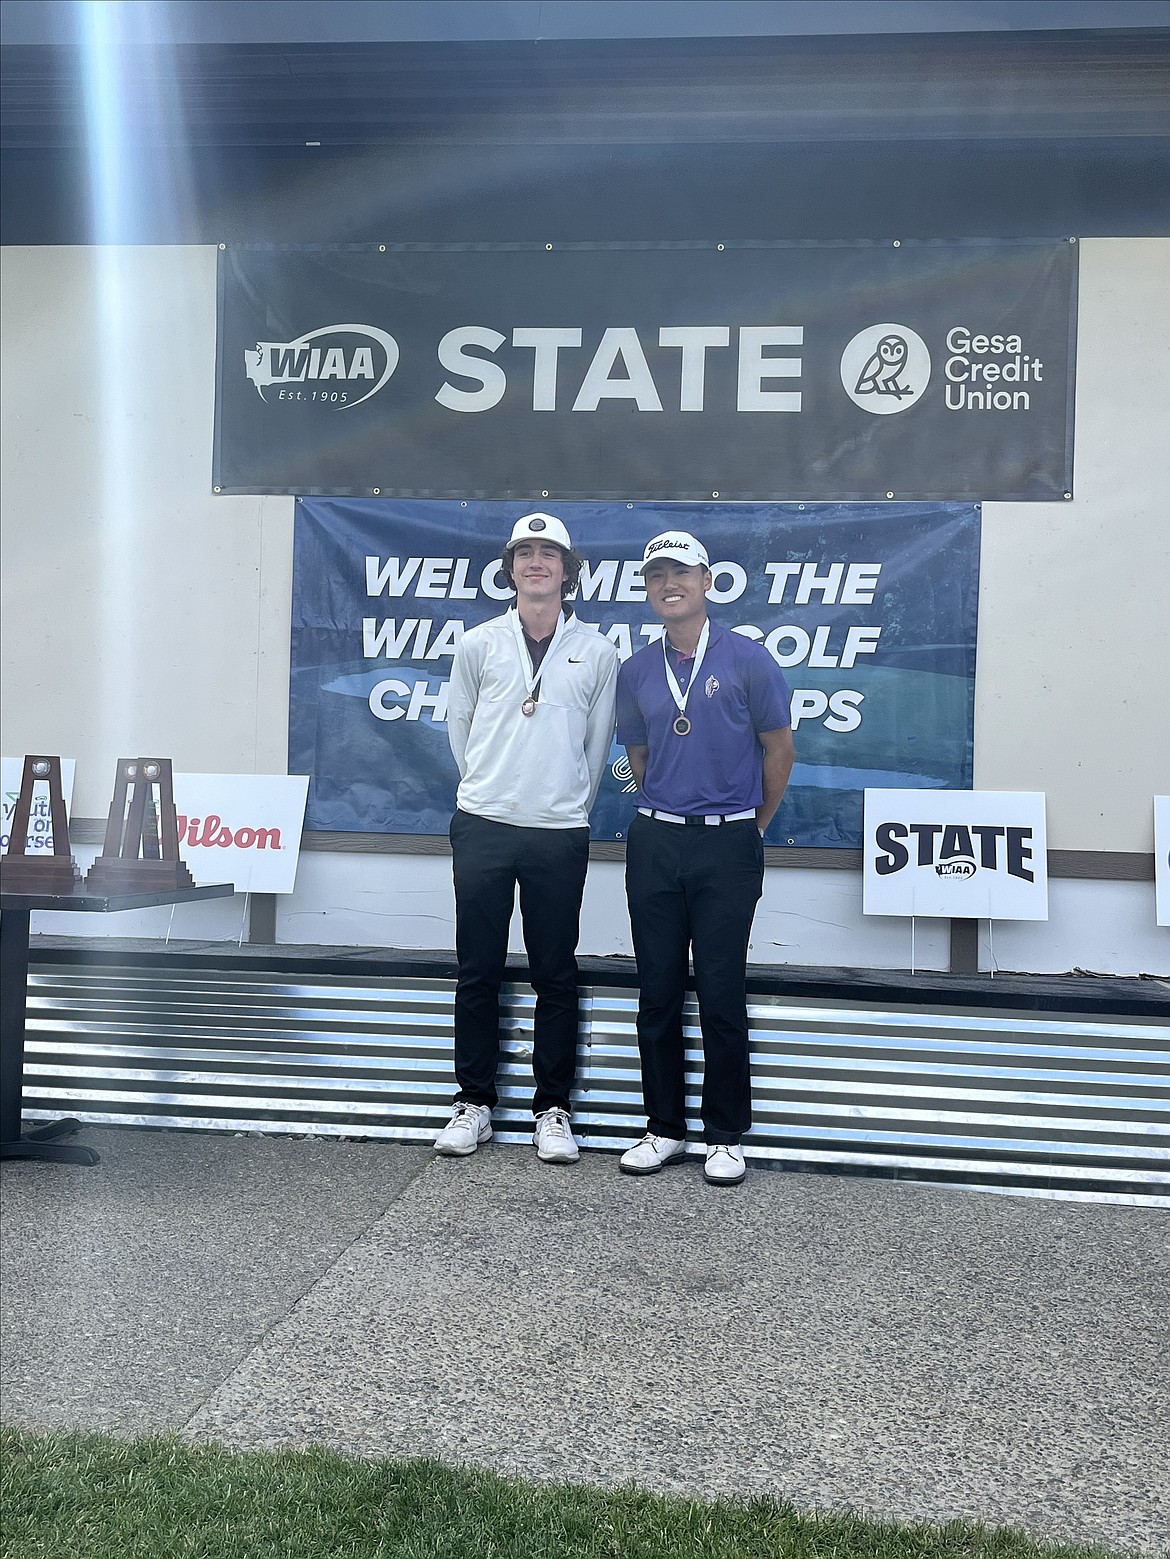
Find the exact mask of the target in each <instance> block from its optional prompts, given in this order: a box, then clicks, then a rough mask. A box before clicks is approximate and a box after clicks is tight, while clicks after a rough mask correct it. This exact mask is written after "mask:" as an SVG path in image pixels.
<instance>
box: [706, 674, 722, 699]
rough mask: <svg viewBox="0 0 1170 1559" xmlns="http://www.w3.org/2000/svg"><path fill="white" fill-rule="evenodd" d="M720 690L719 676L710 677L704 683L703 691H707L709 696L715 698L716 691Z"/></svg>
mask: <svg viewBox="0 0 1170 1559" xmlns="http://www.w3.org/2000/svg"><path fill="white" fill-rule="evenodd" d="M718 691H719V678H718V677H708V678H707V680H706V682H704V683H703V692H704V693H706V695H707V697H708V698H714V697H715V695H716V693H718Z"/></svg>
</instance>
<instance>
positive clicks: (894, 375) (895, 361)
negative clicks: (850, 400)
mask: <svg viewBox="0 0 1170 1559" xmlns="http://www.w3.org/2000/svg"><path fill="white" fill-rule="evenodd" d="M907 351H908V349H907V346H906V338H905V336H895V335H889V336H883V337H882V338H881V340H880V341H879V342H878V344H877V351H876V352H871V353H870V355H869V357H868V358H867V359H866V364H865V367H864V368H863V369H862V370H861V372H860V373H859V374H858V376H857V383H856V384H855V385H854V387H853V393H854V395H896V396H897V397H898V399H899V400H901V399H902V397H903V395H911V394H912V393H913V391H912V390H911V388H910V386H909V385H908V384H899V383H898V375H899V374H900V373H901V372H902V370H903V369H904V368H905V367H906V357H907Z"/></svg>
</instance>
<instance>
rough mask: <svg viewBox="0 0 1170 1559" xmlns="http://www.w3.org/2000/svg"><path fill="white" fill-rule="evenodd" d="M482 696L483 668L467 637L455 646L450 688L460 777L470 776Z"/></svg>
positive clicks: (451, 735) (450, 733)
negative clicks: (477, 705) (475, 720)
mask: <svg viewBox="0 0 1170 1559" xmlns="http://www.w3.org/2000/svg"><path fill="white" fill-rule="evenodd" d="M478 695H479V667H478V665H477V664H472V657H471V655H470V654H469V652H468V648H467V641H466V639H460V641H459V643H458V644H457V645H456V646H455V655H454V658H453V659H452V661H451V680H450V683H449V684H448V687H447V740H448V741H449V742H450V743H451V752H452V754H453V755H454V758H455V762H456V764H457V765H458V768H459V778H460V779H465V778H466V777H467V764H466V753H467V738H468V736H469V735H470V734H471V719H472V716H473V715H474V714H475V701H476V698H477V697H478Z"/></svg>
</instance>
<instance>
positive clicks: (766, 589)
mask: <svg viewBox="0 0 1170 1559" xmlns="http://www.w3.org/2000/svg"><path fill="white" fill-rule="evenodd" d="M539 506H540V505H534V504H533V503H532V502H527V503H513V502H471V501H468V502H455V501H452V502H441V501H435V500H417V501H408V500H387V499H357V498H343V499H330V498H300V499H298V500H297V505H296V537H295V552H294V577H293V617H292V669H291V679H290V690H289V772H290V773H294V774H305V773H308V774H310V775H311V776H312V780H311V783H310V787H309V802H308V812H307V816H306V827H307V828H310V829H314V830H318V831H323V832H343V833H350V832H357V833H387V834H444V833H446V831H447V825H448V823H449V821H450V817H451V813H452V811H453V809H454V806H455V789H456V785H457V782H458V774H457V771H456V768H455V762H454V759H453V758H452V757H451V751H450V748H449V746H448V744H447V725H446V708H447V683H448V679H449V676H450V669H451V657H452V655H453V653H454V650H455V646H456V645H457V643H458V642H459V639H460V637H461V636H462V634H463V632H464V631H465V629H467V628H470V627H473V626H474V625H475V624H476V623H480V622H483V621H485V620H486V619H487V618H489V617H493V616H497V615H498V614H499V613H500V612H502V611H504V610H505V609H506V607H507V604H508V602H509V601H510V600H511V595H510V592H509V591H508V590H507V588H506V586H505V584H504V581H503V577H502V575H500V574H499V572H498V563H499V557H500V552H501V549H502V547H503V544H504V542H505V541H506V539H507V537H508V534H509V532H510V530H511V528H512V525H513V523H514V522H515V521H516V520H517V519H518V518H519V517H520V516H521V515H522V514H525V513H528V512H529V511H530V510H531V509H533V508H534V507H539ZM554 512H556V513H557V514H559V515H560V516H561V518H562V519H563V520H564V521H565V523H566V525H567V526H568V528H569V533H570V535H571V536H572V537H573V540H574V543H575V545H576V547H577V550H578V551H579V552H580V553H581V554H582V556H583V557H584V558H585V559H586V567H585V569H584V571H583V573H582V578H581V585H580V588H579V591H578V595H577V598H576V600H575V602H574V607H575V610H576V612H577V614H578V616H580V617H581V618H583V619H584V620H586V621H589V622H595V623H597V625H598V627H599V628H600V630H601V632H602V633H604V634H606V635H607V637H609V638H610V639H612V640H613V642H614V643H615V644H616V645H617V648H618V652H619V654H620V655H621V656H622V657H623V659H624V658H626V657H627V656H629V655H630V654H632V653H633V652H635V651H636V650H638V649H641V648H642V647H643V646H644V645H646V644H649V643H652V642H654V640H655V639H656V638H657V636H658V635H659V634H660V632H661V625H660V624H659V623H658V621H657V619H656V618H655V616H654V614H653V612H652V611H651V610H650V608H649V606H648V605H647V603H646V600H645V592H644V591H643V589H642V587H641V581H640V576H639V575H638V573H637V564H638V562H639V560H640V559H641V556H642V548H643V547H644V546H645V543H646V542H647V541H648V540H649V539H650V537H651V536H654V535H656V534H657V533H658V532H659V531H663V530H667V529H680V528H681V529H683V530H689V531H692V532H693V533H694V534H695V535H697V536H698V537H699V538H700V539H701V540H702V541H703V543H704V544H705V546H706V548H707V551H708V554H709V556H710V558H711V561H712V570H713V573H714V588H713V590H712V592H711V597H710V610H711V615H712V616H713V617H714V618H716V619H717V620H718V621H719V622H721V623H722V624H723V625H724V626H725V627H727V628H730V629H734V630H736V631H737V632H741V633H744V634H746V635H748V636H749V637H751V638H753V639H757V640H759V641H760V642H761V643H763V644H764V646H765V647H766V648H767V649H768V651H769V652H770V653H771V654H772V656H773V657H774V659H775V660H776V661H777V663H778V664H779V665H780V666H781V667H782V668H783V670H784V675H785V677H786V678H787V680H788V684H789V686H790V688H791V689H792V694H793V699H792V707H793V727H794V731H795V740H796V765H795V768H794V769H793V774H792V781H791V783H790V785H789V789H788V794H787V795H786V797H785V799H784V803H783V805H782V806H781V808H780V811H779V812H778V813H777V815H776V818H775V820H774V822H773V824H772V827H771V828H770V829H769V831H768V836H767V842H768V843H769V844H777V845H796V846H806V847H808V846H814V847H827V848H852V849H856V848H859V847H860V845H861V837H862V792H863V791H864V790H865V788H866V787H867V786H868V787H871V788H872V787H894V788H899V789H905V788H908V787H921V788H925V789H930V790H937V789H950V790H967V789H970V787H971V783H972V732H973V721H974V697H975V634H976V618H977V607H978V596H979V529H980V511H979V506H978V505H974V504H946V503H918V504H911V503H907V504H894V503H884V504H864V503H836V504H813V503H809V504H796V503H789V504H749V503H744V504H717V503H711V504H681V503H672V504H653V503H619V504H612V503H561V504H557V505H555V506H554ZM633 795H634V784H633V780H632V778H631V776H630V772H629V765H628V763H627V762H626V759H625V753H624V751H623V749H622V748H620V747H618V746H617V744H616V742H615V743H614V745H613V747H612V748H611V751H610V760H609V767H608V770H607V772H606V774H605V776H604V778H603V780H602V785H601V790H600V793H599V795H598V798H597V803H596V805H595V807H594V810H593V814H592V819H591V822H592V827H593V834H594V837H595V838H598V839H618V840H621V839H624V838H625V836H626V831H627V829H628V827H629V822H630V818H631V816H632V814H633Z"/></svg>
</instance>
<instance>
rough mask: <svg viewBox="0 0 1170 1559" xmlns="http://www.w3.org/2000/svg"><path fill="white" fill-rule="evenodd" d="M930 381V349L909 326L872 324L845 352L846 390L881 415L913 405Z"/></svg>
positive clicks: (864, 407) (858, 403)
mask: <svg viewBox="0 0 1170 1559" xmlns="http://www.w3.org/2000/svg"><path fill="white" fill-rule="evenodd" d="M929 382H930V352H929V350H928V348H927V345H926V342H925V341H924V340H923V339H922V337H921V336H920V335H919V334H918V332H917V331H914V330H911V329H910V327H909V325H895V324H885V325H870V326H869V327H868V328H867V329H865V330H859V331H858V333H857V334H856V335H855V336H854V337H853V339H852V341H850V343H849V345H848V346H847V347H846V348H845V350H844V352H842V354H841V384H842V386H843V387H844V390H845V393H846V394H847V395H848V397H849V399H850V400H851V401H852V402H853V404H854V405H855V406H860V407H861V409H862V411H870V412H873V414H874V415H875V416H877V417H886V416H889V415H890V414H891V413H892V412H897V411H905V410H906V409H907V407H909V406H913V405H914V403H915V402H916V401H918V400H920V399H921V397H922V394H923V392H924V390H925V389H926V386H927V385H928V384H929Z"/></svg>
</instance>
